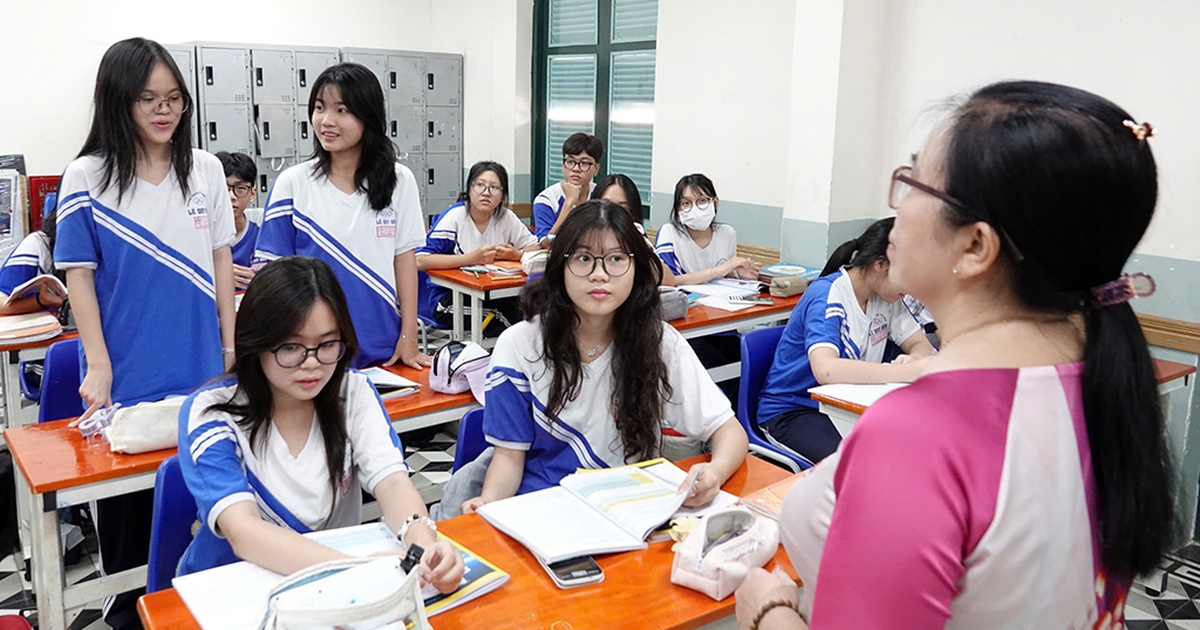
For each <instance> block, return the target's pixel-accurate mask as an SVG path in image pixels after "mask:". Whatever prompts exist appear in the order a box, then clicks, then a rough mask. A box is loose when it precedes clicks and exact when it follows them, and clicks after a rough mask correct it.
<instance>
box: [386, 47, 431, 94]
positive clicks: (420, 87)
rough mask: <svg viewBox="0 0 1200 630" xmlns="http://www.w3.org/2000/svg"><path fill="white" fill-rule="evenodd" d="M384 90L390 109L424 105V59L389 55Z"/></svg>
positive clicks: (417, 56)
mask: <svg viewBox="0 0 1200 630" xmlns="http://www.w3.org/2000/svg"><path fill="white" fill-rule="evenodd" d="M384 89H385V91H386V92H387V94H388V97H387V98H388V104H389V105H390V106H392V107H401V106H410V107H411V106H413V105H424V104H425V57H424V56H423V55H389V56H388V76H387V83H386V84H385V85H384Z"/></svg>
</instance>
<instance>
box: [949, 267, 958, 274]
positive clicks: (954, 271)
mask: <svg viewBox="0 0 1200 630" xmlns="http://www.w3.org/2000/svg"><path fill="white" fill-rule="evenodd" d="M950 272H951V273H953V274H954V275H956V276H957V275H958V267H957V266H956V267H955V268H954V269H951V270H950Z"/></svg>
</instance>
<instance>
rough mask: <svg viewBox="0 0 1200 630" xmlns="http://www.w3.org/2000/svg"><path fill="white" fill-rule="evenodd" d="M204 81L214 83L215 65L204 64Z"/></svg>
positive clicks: (207, 83) (208, 83)
mask: <svg viewBox="0 0 1200 630" xmlns="http://www.w3.org/2000/svg"><path fill="white" fill-rule="evenodd" d="M204 83H205V85H212V84H213V67H212V66H204Z"/></svg>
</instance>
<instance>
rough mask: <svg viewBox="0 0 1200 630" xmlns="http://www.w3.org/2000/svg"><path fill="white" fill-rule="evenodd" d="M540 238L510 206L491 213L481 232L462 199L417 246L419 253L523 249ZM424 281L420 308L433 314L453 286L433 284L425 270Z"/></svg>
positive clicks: (441, 217) (419, 254)
mask: <svg viewBox="0 0 1200 630" xmlns="http://www.w3.org/2000/svg"><path fill="white" fill-rule="evenodd" d="M537 242H538V239H537V237H536V236H534V235H533V233H532V232H530V231H529V228H528V227H525V224H524V223H521V219H519V218H517V215H516V214H514V213H513V211H512V210H509V209H508V208H504V209H503V210H502V211H501V212H500V214H499V215H498V216H497V215H493V216H492V217H490V218H489V219H488V226H487V229H485V230H484V231H482V232H480V231H479V228H478V227H476V225H475V221H474V220H472V219H471V211H470V210H468V209H467V205H466V203H465V202H462V201H459V202H458V203H455V204H453V205H451V206H450V207H449V208H447V209H446V211H445V212H443V213H442V215H441V216H440V217H438V220H437V223H434V224H433V227H432V228H431V229H430V230H429V234H427V235H426V236H425V244H424V245H423V246H421V247H420V248H418V249H417V256H428V255H429V254H443V255H460V254H469V253H471V252H473V251H475V250H477V249H479V248H480V247H483V246H484V245H512V246H513V247H515V248H517V251H520V250H523V249H525V248H526V247H531V246H533V245H537ZM421 283H422V284H423V285H425V286H423V287H422V291H421V293H422V296H423V297H424V298H425V299H423V300H422V301H421V307H420V312H421V314H422V315H425V316H426V317H433V313H434V310H435V309H436V308H437V305H438V303H439V302H441V301H442V300H443V299H444V298H445V297H446V296H448V295H450V290H449V289H447V288H445V287H440V286H437V285H435V284H433V283H432V282H430V281H429V276H428V275H426V274H422V275H421Z"/></svg>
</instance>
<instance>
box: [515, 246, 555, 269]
mask: <svg viewBox="0 0 1200 630" xmlns="http://www.w3.org/2000/svg"><path fill="white" fill-rule="evenodd" d="M549 259H550V251H549V250H545V249H537V250H534V251H532V252H525V253H524V254H521V270H522V271H524V272H525V273H527V274H529V275H533V274H535V273H542V272H543V271H545V270H546V261H547V260H549Z"/></svg>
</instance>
